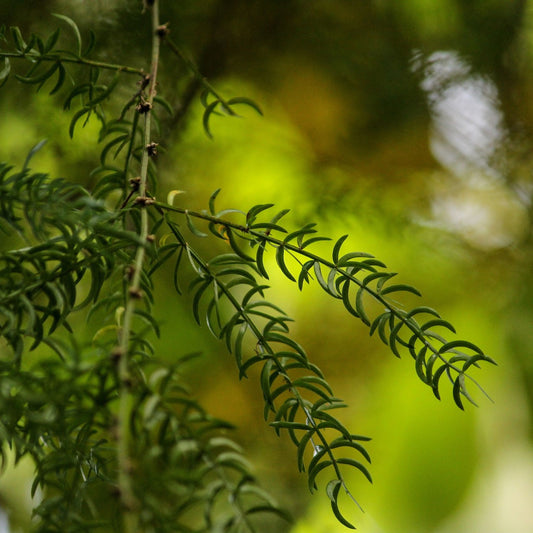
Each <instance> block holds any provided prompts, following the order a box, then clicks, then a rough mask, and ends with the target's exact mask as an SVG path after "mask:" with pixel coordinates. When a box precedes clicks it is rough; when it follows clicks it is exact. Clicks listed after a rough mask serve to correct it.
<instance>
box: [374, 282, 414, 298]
mask: <svg viewBox="0 0 533 533" xmlns="http://www.w3.org/2000/svg"><path fill="white" fill-rule="evenodd" d="M393 292H411V293H413V294H416V295H417V296H422V295H421V294H420V292H419V291H418V290H417V289H415V288H414V287H411V286H410V285H405V284H401V283H400V284H397V285H388V286H387V287H385V288H383V289H381V292H380V294H381V295H382V296H385V295H386V294H390V293H393Z"/></svg>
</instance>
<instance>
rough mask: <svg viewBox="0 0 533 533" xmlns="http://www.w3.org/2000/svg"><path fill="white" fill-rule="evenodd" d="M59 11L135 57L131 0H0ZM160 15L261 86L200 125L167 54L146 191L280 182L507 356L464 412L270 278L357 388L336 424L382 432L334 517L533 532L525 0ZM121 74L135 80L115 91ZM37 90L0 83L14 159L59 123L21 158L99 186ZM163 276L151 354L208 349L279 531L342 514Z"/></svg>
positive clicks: (404, 364) (183, 37)
mask: <svg viewBox="0 0 533 533" xmlns="http://www.w3.org/2000/svg"><path fill="white" fill-rule="evenodd" d="M53 12H58V13H63V14H65V15H68V16H69V17H71V18H73V19H74V20H75V21H76V22H77V23H78V24H79V26H80V28H81V30H82V35H83V37H84V38H85V39H86V38H87V35H88V30H89V29H92V30H93V31H95V34H96V37H97V47H96V50H95V54H96V55H97V56H98V57H100V58H101V59H103V60H108V61H112V62H115V63H124V64H128V65H132V66H135V67H145V68H147V67H148V65H149V41H150V31H149V27H148V26H147V17H146V16H145V15H143V14H142V4H141V1H140V0H139V1H136V0H105V1H104V0H91V1H82V0H25V1H24V2H12V1H10V0H0V13H2V20H1V22H2V23H4V24H6V25H8V26H9V25H18V26H20V27H21V28H22V29H23V33H24V35H26V36H27V35H28V34H29V32H30V31H37V32H40V33H41V34H45V35H46V34H49V33H51V32H52V31H53V29H55V27H57V26H58V25H61V24H62V23H61V22H60V21H58V20H57V19H54V17H52V15H51V13H53ZM161 19H162V21H168V22H169V28H170V31H171V35H172V38H173V39H174V40H175V41H176V42H177V43H178V44H179V45H180V46H181V47H182V48H183V49H184V50H185V51H186V52H187V54H189V55H190V57H192V58H194V59H195V61H196V62H197V63H198V65H199V68H200V70H201V71H202V73H203V74H204V75H205V76H206V77H207V78H208V79H209V80H210V81H211V82H212V83H213V84H214V85H215V86H216V87H217V89H218V90H219V91H220V92H221V93H222V94H223V95H225V96H226V97H228V98H229V97H232V96H247V97H249V98H252V99H254V100H255V101H256V102H258V103H259V104H260V106H261V108H262V109H263V112H264V117H259V116H257V115H256V114H255V113H254V111H253V110H249V111H248V110H247V109H246V108H244V107H243V108H242V114H243V118H231V117H213V118H212V120H211V130H212V132H213V135H214V140H213V141H212V140H210V139H208V138H207V137H206V136H205V134H204V132H203V130H202V125H201V114H202V106H201V104H200V102H199V98H198V86H197V84H196V83H195V81H194V80H193V79H192V78H191V76H190V74H189V73H188V72H187V71H186V69H185V68H184V66H183V65H182V64H180V63H179V62H178V61H177V60H176V59H175V57H173V56H172V55H171V54H170V53H169V51H168V50H166V51H164V52H163V56H162V60H161V78H160V84H159V93H160V94H161V95H162V96H164V97H165V98H166V99H167V100H168V101H169V102H170V103H171V104H172V105H173V107H174V109H175V114H174V115H173V116H172V117H170V118H168V119H166V120H164V121H163V122H162V124H161V133H160V139H159V142H160V143H161V146H162V147H163V148H164V152H163V153H162V154H161V155H160V157H159V160H158V165H159V167H160V169H161V177H162V181H161V183H160V185H159V191H158V193H157V194H158V196H159V197H161V198H165V197H166V194H167V193H168V191H170V190H172V189H183V190H185V191H187V197H186V200H185V199H184V200H183V202H184V204H185V202H186V204H187V206H188V207H191V208H198V209H203V208H205V207H206V206H207V200H208V198H209V196H210V195H211V193H212V192H213V191H214V190H215V189H217V188H218V187H222V192H221V193H220V195H219V196H218V207H219V208H222V207H235V208H239V209H242V210H244V211H246V210H247V209H248V208H249V207H251V206H252V205H255V204H258V203H267V202H273V203H275V204H276V206H277V207H279V209H282V208H287V207H290V208H291V214H290V215H289V216H290V218H287V219H286V220H287V221H288V222H287V223H290V224H291V225H293V226H294V227H296V226H299V225H302V224H304V223H307V222H310V221H313V222H317V223H318V228H319V232H320V234H322V235H329V236H331V237H332V238H334V239H336V238H338V237H340V236H341V235H343V234H345V233H348V234H349V235H350V238H349V240H348V242H347V244H348V245H349V247H350V248H351V249H352V250H358V251H365V252H369V253H372V254H374V255H375V256H376V257H377V258H379V259H380V260H382V261H383V262H384V263H385V264H387V266H388V268H389V269H390V270H392V271H395V272H399V273H400V274H399V280H400V282H403V283H409V284H412V285H414V286H416V287H417V288H418V289H419V290H420V291H421V292H422V294H423V303H424V305H428V306H431V307H434V308H436V309H438V310H439V312H440V313H441V314H442V316H443V317H444V318H446V319H447V320H449V321H450V322H452V323H453V324H454V325H455V326H456V329H457V331H458V335H459V337H460V338H463V339H468V340H471V341H472V342H475V343H477V344H478V345H480V346H481V347H482V348H483V349H484V350H485V351H486V353H487V354H488V355H490V356H491V357H493V358H494V359H496V361H497V362H498V365H499V366H498V367H494V368H489V367H487V366H485V367H484V368H483V369H482V371H481V372H478V375H477V376H476V377H477V378H479V381H480V382H481V383H482V385H483V387H484V389H485V390H486V391H487V392H488V394H489V395H490V397H491V398H492V399H493V401H494V403H492V402H491V401H489V400H487V399H486V398H485V397H484V396H483V395H482V394H476V400H478V401H479V407H478V408H476V407H473V406H470V405H468V406H467V407H466V411H465V412H461V411H459V410H458V409H457V408H456V407H455V405H454V404H453V401H452V399H451V391H450V390H444V389H443V399H442V401H440V402H439V401H438V400H436V399H435V398H434V397H433V395H432V393H431V391H430V390H429V389H428V388H427V387H425V386H424V385H423V384H422V383H421V382H419V381H418V378H417V377H416V374H415V371H414V365H413V361H412V360H409V359H408V358H407V357H405V358H404V359H402V360H398V359H396V358H394V357H393V356H392V355H391V354H390V352H389V351H388V349H387V348H386V347H385V346H383V345H382V344H381V343H380V341H379V339H377V338H373V337H369V335H368V328H366V327H365V326H364V325H363V324H360V323H358V322H357V321H355V320H354V319H353V317H350V316H348V315H347V313H346V312H345V311H344V309H343V307H342V305H339V304H338V302H336V301H331V299H328V298H327V297H326V296H325V295H324V294H323V293H321V291H320V290H319V289H317V288H316V287H306V288H305V289H304V291H303V293H302V294H300V293H299V292H298V290H297V288H296V286H295V285H294V284H291V283H290V282H289V281H287V280H286V279H282V276H276V275H273V276H272V278H273V279H272V288H271V289H270V294H271V300H272V301H274V302H275V303H277V304H279V305H280V306H281V307H282V308H283V309H285V310H286V311H287V312H288V314H289V315H290V316H292V317H293V318H294V319H295V324H294V325H293V327H292V332H293V334H294V336H295V337H296V338H297V340H298V341H299V342H301V343H302V344H303V345H304V346H305V348H306V350H307V352H308V354H309V357H310V358H311V360H312V361H313V362H314V363H316V364H318V366H320V367H321V368H322V370H323V371H324V372H325V374H326V377H327V378H328V380H329V381H330V383H331V384H332V385H333V389H334V391H335V392H336V394H337V396H339V397H341V398H343V399H344V400H345V401H346V402H347V403H349V404H350V408H349V409H347V410H345V411H344V412H343V413H342V416H343V421H344V422H345V423H346V424H347V425H348V426H349V427H350V428H351V429H352V430H353V432H354V433H359V434H364V435H369V436H371V437H372V438H373V440H372V442H371V443H370V444H369V446H368V449H369V451H370V453H371V456H372V467H371V472H372V475H373V478H374V483H373V485H370V484H368V482H367V481H366V480H365V479H363V478H362V476H360V477H358V476H357V475H354V477H353V480H350V481H351V482H352V487H353V491H352V492H353V493H354V495H355V496H356V498H357V500H358V501H359V503H360V504H361V505H362V507H363V508H364V513H362V512H360V511H359V510H358V509H357V508H356V507H355V506H350V504H349V503H348V502H346V504H345V505H344V506H343V511H344V512H345V514H346V516H347V517H348V518H349V519H350V520H351V521H353V522H354V523H355V524H356V525H357V528H358V530H359V531H361V532H362V533H451V532H454V533H530V532H531V531H533V509H532V506H531V502H533V446H532V444H533V443H532V438H533V432H532V426H531V413H532V408H533V276H532V273H533V268H532V267H533V246H532V245H533V243H532V233H531V230H532V223H533V219H532V216H533V212H532V195H533V153H532V147H533V146H532V145H533V5H532V4H531V2H528V1H527V0H431V1H430V0H403V1H401V2H398V1H395V0H369V1H366V2H358V1H349V0H305V1H304V0H284V1H279V0H248V1H244V0H204V1H202V2H198V1H192V0H182V1H180V2H172V1H168V0H161ZM63 34H64V38H65V39H66V40H67V41H68V39H69V35H70V34H69V29H68V27H67V26H65V25H64V24H63ZM13 67H14V68H16V65H15V64H14V65H13ZM128 81H129V82H130V86H128V85H127V83H128ZM134 81H135V80H128V79H125V80H124V82H125V83H124V84H123V85H122V86H121V89H120V91H119V93H120V94H119V96H120V97H122V98H123V100H126V99H127V98H129V97H130V96H131V95H132V94H133V93H134V92H135V90H136V87H135V83H134ZM46 89H47V87H46V86H45V87H44V88H43V89H42V90H41V92H39V93H38V95H37V96H35V92H34V91H32V89H31V88H30V89H28V88H27V87H26V86H22V85H20V84H18V83H17V82H16V81H15V80H11V81H10V82H9V83H8V84H7V85H6V86H5V87H4V88H3V89H2V90H1V92H0V116H1V117H2V118H1V121H0V159H1V160H7V161H9V162H10V163H12V164H16V165H21V164H22V163H23V161H24V159H25V157H26V154H27V153H28V151H29V150H30V149H31V147H32V146H33V145H35V144H36V143H37V142H38V141H40V140H41V139H43V138H48V139H49V141H48V144H47V145H46V148H44V149H43V150H41V152H40V153H39V154H38V155H37V156H36V159H35V162H34V167H35V168H38V169H39V170H45V171H48V172H50V173H51V174H53V175H56V176H57V175H59V176H63V177H67V178H69V179H72V180H74V181H77V182H82V183H85V184H86V185H87V186H89V187H90V186H91V184H92V183H93V181H92V180H93V178H91V176H90V172H91V170H92V169H93V168H94V167H95V166H96V165H97V161H98V159H97V158H98V154H99V148H100V147H99V145H98V144H97V142H96V136H97V131H98V124H96V123H92V122H90V123H88V124H87V126H86V127H85V129H83V130H82V129H81V128H78V129H77V133H76V136H75V138H74V140H70V139H69V137H68V124H69V121H70V118H71V115H72V112H63V111H62V100H61V95H58V96H57V97H54V98H50V97H49V96H48V95H47V93H48V91H49V90H50V89H51V87H50V88H49V89H48V91H47V90H46ZM63 98H64V95H63ZM114 114H115V115H116V110H113V109H109V116H110V117H113V116H114ZM324 250H327V247H326V248H324ZM169 292H170V291H169V290H168V287H165V286H161V287H158V295H159V298H160V302H161V303H160V305H159V306H158V307H157V308H156V314H157V316H158V317H160V318H161V319H162V321H163V334H162V339H163V340H162V343H161V345H160V349H161V355H162V356H165V357H168V358H169V359H172V358H173V357H177V356H179V355H181V354H183V353H187V352H189V351H196V350H201V351H202V352H203V355H202V357H201V358H200V359H199V360H198V362H197V363H195V364H196V366H191V367H190V375H188V376H187V380H188V381H189V382H190V385H191V388H192V390H193V391H194V393H195V395H196V396H197V397H198V398H199V399H200V401H201V402H202V404H203V405H204V406H205V407H206V408H207V409H208V410H210V411H211V412H212V413H213V414H214V415H217V416H219V417H223V418H227V419H229V420H230V421H231V422H232V423H234V424H235V425H236V426H238V427H239V428H240V429H238V430H237V434H236V438H237V439H238V440H239V442H241V443H242V444H243V445H244V446H245V448H246V450H247V453H248V455H249V457H250V458H251V459H252V460H253V461H254V463H255V465H256V470H255V471H256V474H257V477H258V478H259V479H260V480H261V482H262V484H263V485H264V486H265V487H267V488H268V489H269V490H270V491H271V492H272V493H273V494H274V496H275V497H276V498H277V499H278V501H280V502H282V503H283V504H284V505H285V506H286V507H287V508H288V509H289V511H291V512H292V513H293V515H294V517H295V523H294V524H293V525H292V526H290V527H288V528H287V530H286V531H291V533H330V532H337V531H339V532H341V531H345V529H344V528H343V527H342V526H340V525H339V524H338V523H337V522H336V521H335V519H334V517H333V515H332V513H331V510H330V506H329V503H328V499H327V497H326V495H325V494H324V493H320V494H318V495H314V496H310V495H309V493H308V491H307V484H306V479H305V476H304V475H299V474H298V473H297V468H296V451H295V449H294V448H293V445H292V444H291V443H290V442H288V440H286V439H278V438H277V437H276V436H275V435H274V433H273V432H272V431H271V430H270V429H269V428H268V427H267V426H266V425H265V424H264V423H263V421H262V398H261V394H260V391H259V387H258V383H257V381H256V380H255V379H254V377H251V378H250V379H249V380H246V381H245V382H238V381H237V372H236V370H235V366H234V364H233V361H232V360H231V357H230V356H228V355H227V354H225V352H224V350H223V346H222V345H221V344H220V343H218V342H217V341H216V340H214V339H211V338H209V337H207V335H206V333H205V331H204V330H203V329H200V328H199V327H198V326H196V325H195V324H194V323H193V321H192V319H191V317H190V312H189V309H190V306H189V304H190V302H188V301H187V299H186V298H185V299H183V298H179V297H178V296H172V295H169ZM406 304H407V305H412V304H413V302H406ZM168 317H172V319H169V318H168ZM24 468H26V469H25V470H24ZM274 471H275V472H276V475H275V476H272V472H274ZM29 473H31V465H26V466H25V467H24V465H23V469H22V470H21V469H17V470H16V471H13V470H9V471H8V472H7V473H6V474H5V475H4V476H3V477H2V478H0V500H1V501H2V502H3V503H2V505H3V506H4V507H5V508H10V509H11V510H12V511H11V512H12V523H13V524H24V523H25V520H27V518H25V517H26V516H27V506H28V505H29V504H28V483H29V481H28V480H29V475H30V474H29ZM2 527H3V526H2V525H1V521H0V531H2V529H1V528H2ZM6 531H7V529H6Z"/></svg>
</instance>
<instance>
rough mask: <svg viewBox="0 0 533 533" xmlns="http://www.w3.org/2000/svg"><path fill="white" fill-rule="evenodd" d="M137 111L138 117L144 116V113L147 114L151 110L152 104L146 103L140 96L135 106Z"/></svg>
mask: <svg viewBox="0 0 533 533" xmlns="http://www.w3.org/2000/svg"><path fill="white" fill-rule="evenodd" d="M135 109H136V110H137V113H139V114H140V115H144V114H145V113H148V112H149V111H151V110H152V104H151V103H150V102H147V101H146V100H145V99H144V98H143V97H142V96H141V99H140V101H139V103H138V104H137V107H136V108H135Z"/></svg>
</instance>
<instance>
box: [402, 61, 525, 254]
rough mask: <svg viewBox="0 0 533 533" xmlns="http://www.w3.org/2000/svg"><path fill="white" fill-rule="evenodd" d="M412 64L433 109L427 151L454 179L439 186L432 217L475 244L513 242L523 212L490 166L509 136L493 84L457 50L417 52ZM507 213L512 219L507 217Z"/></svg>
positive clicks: (489, 245) (489, 246)
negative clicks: (428, 150) (427, 53)
mask: <svg viewBox="0 0 533 533" xmlns="http://www.w3.org/2000/svg"><path fill="white" fill-rule="evenodd" d="M412 68H413V70H414V71H417V72H419V73H421V74H422V81H421V83H420V86H421V88H422V89H423V90H424V92H425V93H426V97H427V101H428V104H429V108H430V112H431V118H432V124H431V131H430V139H429V144H430V149H431V152H432V154H433V156H434V157H435V159H436V160H437V161H438V162H439V163H440V164H441V166H442V167H443V168H444V169H445V170H446V171H447V172H448V173H449V174H450V175H452V176H453V177H455V178H456V179H455V180H454V181H452V182H451V185H452V186H451V187H450V184H449V183H448V186H447V187H445V188H439V187H437V190H436V194H435V200H434V201H433V205H432V208H433V216H434V219H435V221H436V222H437V224H441V225H444V226H446V227H447V228H448V229H451V230H452V231H455V232H457V233H460V234H461V235H462V236H463V237H464V238H465V239H466V240H467V241H469V242H470V244H472V245H473V246H476V247H478V248H483V249H494V248H501V247H503V246H508V245H510V244H512V243H513V242H514V240H515V239H516V238H517V236H519V235H520V234H521V232H522V223H523V222H524V221H525V212H524V208H523V204H522V203H521V202H520V201H519V199H518V198H516V197H515V196H514V195H512V194H510V193H509V190H508V189H507V187H506V185H505V181H504V179H503V176H502V175H501V174H500V172H499V171H498V170H497V169H496V167H495V165H494V163H495V162H496V161H497V159H498V156H499V153H500V152H501V149H502V146H504V145H505V143H506V142H507V138H508V135H507V131H506V129H505V125H504V115H503V112H502V111H501V104H500V100H499V97H498V90H497V87H496V86H495V84H494V83H493V82H492V80H491V79H490V78H489V77H487V76H482V75H480V74H476V73H474V72H473V71H472V68H471V67H470V65H469V64H468V63H467V62H466V61H465V60H464V59H463V58H461V57H460V56H459V54H458V53H457V52H455V51H449V50H445V51H437V52H434V53H432V54H430V55H429V56H427V57H424V56H423V55H422V54H421V53H420V52H416V53H415V54H414V56H413V63H412ZM509 212H513V214H514V215H513V217H512V223H510V222H509V220H508V219H507V217H506V216H505V215H506V214H507V213H509ZM502 215H503V216H502Z"/></svg>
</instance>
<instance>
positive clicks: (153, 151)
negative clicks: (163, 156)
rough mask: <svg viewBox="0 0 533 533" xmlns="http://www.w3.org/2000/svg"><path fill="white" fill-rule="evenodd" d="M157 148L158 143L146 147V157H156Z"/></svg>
mask: <svg viewBox="0 0 533 533" xmlns="http://www.w3.org/2000/svg"><path fill="white" fill-rule="evenodd" d="M157 146H158V143H154V142H152V143H150V144H147V145H146V151H147V152H148V155H149V156H150V157H154V156H155V155H157Z"/></svg>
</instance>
